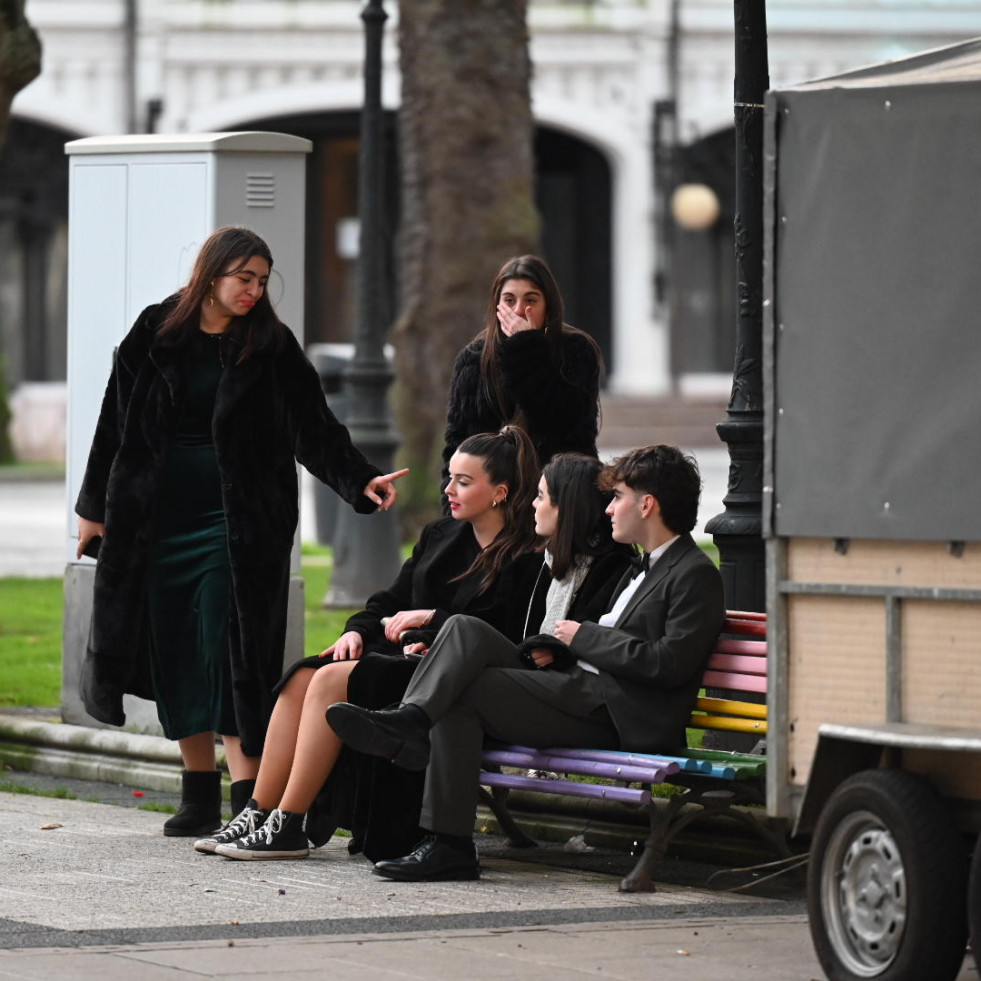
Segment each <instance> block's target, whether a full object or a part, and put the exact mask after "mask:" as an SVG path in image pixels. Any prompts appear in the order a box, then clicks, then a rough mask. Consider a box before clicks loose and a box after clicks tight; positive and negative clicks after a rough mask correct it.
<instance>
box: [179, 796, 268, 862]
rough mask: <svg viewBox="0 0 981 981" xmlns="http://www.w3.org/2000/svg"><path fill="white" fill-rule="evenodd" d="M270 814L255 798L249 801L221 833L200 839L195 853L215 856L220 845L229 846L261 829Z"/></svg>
mask: <svg viewBox="0 0 981 981" xmlns="http://www.w3.org/2000/svg"><path fill="white" fill-rule="evenodd" d="M269 814H270V812H269V811H267V810H266V809H265V808H262V807H260V806H259V805H258V804H257V803H256V801H255V798H254V797H252V798H250V799H249V802H248V804H246V805H245V808H244V810H242V811H241V812H240V813H239V814H238V815H237V816H236V817H233V818H232V819H231V821H229V822H228V824H226V825H225V827H223V828H222V829H221V831H216V832H215V833H214V834H213V835H211V836H210V837H208V838H198V840H197V841H196V842H194V849H195V851H199V852H204V853H205V854H208V855H213V854H214V852H215V849H216V848H217V847H218V846H219V845H227V844H228V843H229V842H232V841H235V840H236V839H238V838H244V837H245V836H246V835H247V834H251V833H252V832H253V831H255V830H256V828H261V827H262V826H263V825H264V824H265V823H266V819H267V818H268V817H269Z"/></svg>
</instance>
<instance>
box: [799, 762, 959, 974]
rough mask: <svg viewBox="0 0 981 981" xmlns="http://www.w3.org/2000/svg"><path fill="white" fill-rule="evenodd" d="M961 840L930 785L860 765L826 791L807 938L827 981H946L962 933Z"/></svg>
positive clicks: (814, 850)
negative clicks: (862, 768)
mask: <svg viewBox="0 0 981 981" xmlns="http://www.w3.org/2000/svg"><path fill="white" fill-rule="evenodd" d="M966 858H967V855H966V851H965V847H964V841H963V838H962V837H961V835H960V834H959V833H958V832H957V830H956V828H955V827H954V825H953V822H952V820H951V816H950V813H949V811H948V809H947V807H946V806H945V805H944V803H943V802H942V801H941V799H940V797H939V796H938V794H937V792H936V791H935V790H934V789H933V786H932V785H931V784H930V783H929V782H928V781H926V780H924V779H923V778H921V777H918V776H914V775H912V774H909V773H905V772H903V771H902V770H894V769H882V770H865V771H863V772H862V773H856V774H855V775H854V776H852V777H849V778H848V779H847V780H845V781H844V782H843V783H842V784H841V785H840V786H839V787H838V788H837V789H836V790H835V791H834V793H833V794H832V795H831V797H830V798H829V799H828V802H827V804H826V805H825V806H824V809H823V810H822V812H821V816H820V818H819V819H818V823H817V827H816V829H815V831H814V837H813V839H812V843H811V859H810V866H809V869H808V877H807V905H808V911H809V914H810V927H811V939H812V940H813V942H814V949H815V951H816V952H817V956H818V960H820V962H821V966H822V967H823V968H824V970H825V973H826V974H827V976H828V978H829V981H860V979H868V978H875V979H877V981H914V979H916V981H919V979H923V981H925V979H927V978H929V979H930V981H953V979H954V978H956V977H957V974H958V972H959V971H960V969H961V965H962V964H963V962H964V949H965V944H966V940H967V915H966V914H967V910H966V906H967V903H966V898H967V874H966V869H967V861H966Z"/></svg>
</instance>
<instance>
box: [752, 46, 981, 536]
mask: <svg viewBox="0 0 981 981" xmlns="http://www.w3.org/2000/svg"><path fill="white" fill-rule="evenodd" d="M766 117H767V127H766V129H767V133H766V158H767V159H766V165H765V182H766V185H765V190H766V215H765V221H766V226H767V243H766V278H767V285H766V291H765V292H766V296H767V297H769V298H771V302H770V303H769V305H768V306H767V309H766V318H765V327H764V330H765V333H764V351H765V366H764V377H765V381H766V451H767V452H766V479H765V481H764V483H765V485H766V488H767V490H766V493H765V500H764V522H765V525H764V527H765V529H766V531H767V533H768V534H777V535H795V536H801V535H813V536H821V537H825V536H827V537H843V538H874V539H881V538H892V539H921V540H922V539H928V540H948V541H949V540H981V41H971V42H968V43H965V44H959V45H956V46H954V47H950V48H945V49H942V50H938V51H932V52H927V53H926V54H922V55H918V56H915V57H913V58H907V59H903V60H901V61H895V62H890V63H887V64H883V65H876V66H873V67H871V68H867V69H863V70H860V71H855V72H850V73H848V74H845V75H841V76H838V77H835V78H829V79H823V80H820V81H817V82H810V83H807V84H804V85H799V86H795V87H793V88H788V89H785V90H780V91H773V92H770V93H769V94H768V95H767V106H766Z"/></svg>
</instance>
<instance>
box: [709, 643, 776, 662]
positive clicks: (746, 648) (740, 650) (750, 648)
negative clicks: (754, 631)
mask: <svg viewBox="0 0 981 981" xmlns="http://www.w3.org/2000/svg"><path fill="white" fill-rule="evenodd" d="M712 652H713V653H717V654H746V655H748V656H750V657H758V658H759V659H760V660H766V641H765V640H718V641H716V642H715V647H713V648H712Z"/></svg>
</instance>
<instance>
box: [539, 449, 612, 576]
mask: <svg viewBox="0 0 981 981" xmlns="http://www.w3.org/2000/svg"><path fill="white" fill-rule="evenodd" d="M602 470H603V464H602V463H600V461H599V460H597V459H596V457H593V456H586V455H585V454H583V453H557V454H556V455H555V456H553V457H552V459H551V460H550V461H549V462H548V463H546V464H545V467H544V468H543V470H542V477H543V478H544V480H545V484H546V486H547V487H548V496H549V497H550V498H551V499H552V503H553V504H554V505H555V506H556V507H557V508H558V511H559V515H558V521H557V523H556V528H555V533H554V534H553V535H552V537H551V538H550V539H549V540H548V550H549V552H551V553H552V578H553V579H565V577H566V575H567V574H568V572H569V571H570V570H571V569H572V566H573V563H574V562H575V560H576V559H577V558H578V557H579V556H581V555H600V554H602V553H603V552H605V551H607V550H608V549H610V548H612V547H613V532H612V525H611V524H610V519H609V518H608V517H607V516H606V506H607V505H608V504H609V503H610V493H609V492H608V491H602V490H600V488H599V484H598V479H599V475H600V473H601V472H602Z"/></svg>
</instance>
